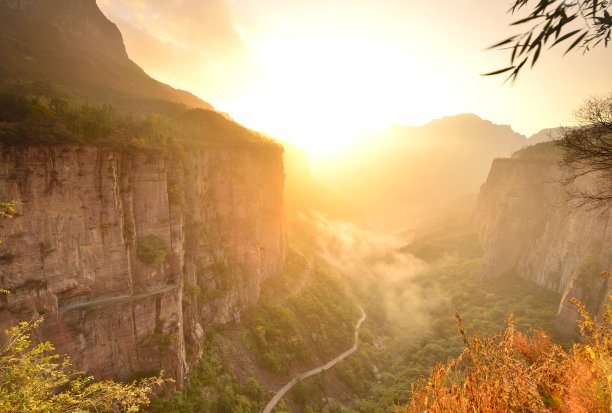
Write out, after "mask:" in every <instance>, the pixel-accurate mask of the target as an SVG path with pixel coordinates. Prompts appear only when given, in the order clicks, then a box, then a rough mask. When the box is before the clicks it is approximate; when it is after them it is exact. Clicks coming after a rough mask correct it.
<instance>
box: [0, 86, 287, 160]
mask: <svg viewBox="0 0 612 413" xmlns="http://www.w3.org/2000/svg"><path fill="white" fill-rule="evenodd" d="M0 141H1V142H3V143H5V144H8V145H25V144H51V145H55V144H91V145H103V146H109V147H113V148H116V149H121V150H130V149H131V150H162V151H173V152H178V153H181V152H182V151H183V150H184V149H185V147H192V146H202V145H220V144H222V145H233V146H236V145H237V146H241V145H254V147H257V146H261V145H263V146H270V147H272V146H276V147H278V148H280V146H279V145H277V144H275V143H273V142H272V141H271V140H270V139H267V138H264V137H262V136H260V135H259V134H257V133H256V132H254V131H251V130H249V129H247V128H245V127H243V126H241V125H239V124H237V123H236V122H234V121H232V120H230V119H227V118H226V117H224V116H223V115H221V114H219V113H217V112H214V111H211V110H204V109H189V110H185V111H183V113H182V114H180V115H178V116H175V117H172V118H170V117H166V116H163V115H160V114H157V113H149V114H141V115H130V114H127V113H120V112H118V111H117V110H116V109H115V108H114V107H113V106H110V105H106V104H103V105H90V104H76V103H72V102H69V101H65V100H60V99H49V98H46V97H44V96H24V95H17V94H11V93H0Z"/></svg>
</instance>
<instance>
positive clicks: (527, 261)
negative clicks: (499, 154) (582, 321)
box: [476, 156, 612, 332]
mask: <svg viewBox="0 0 612 413" xmlns="http://www.w3.org/2000/svg"><path fill="white" fill-rule="evenodd" d="M564 178H565V173H564V171H563V170H562V169H561V168H560V166H559V162H558V158H557V157H556V156H548V157H542V158H537V157H536V158H525V159H522V158H520V157H514V158H512V159H496V160H494V161H493V164H492V166H491V170H490V173H489V176H488V178H487V181H486V183H485V184H484V185H483V186H482V188H481V191H480V195H479V199H478V206H477V212H476V220H477V225H478V226H479V235H480V240H481V244H482V246H483V250H484V254H485V255H484V260H483V265H482V274H483V276H486V277H499V276H504V275H506V274H509V273H513V274H516V275H518V276H520V277H523V278H526V279H528V280H530V281H533V282H534V283H536V284H538V285H540V286H542V287H545V288H547V289H549V290H552V291H556V292H558V293H559V294H561V297H562V298H561V302H560V305H559V312H558V315H557V327H558V328H559V329H560V330H561V331H564V332H575V328H576V319H577V316H578V314H577V312H576V310H575V308H574V307H573V306H572V305H571V304H570V303H569V300H570V299H571V298H577V299H579V300H581V301H582V302H583V303H584V304H585V305H586V306H587V309H589V310H590V311H591V312H592V313H598V312H600V311H601V310H602V309H603V306H604V304H605V303H606V300H607V297H608V295H609V294H610V293H611V292H612V282H611V281H610V279H609V278H607V277H603V276H602V275H601V273H602V272H603V271H609V270H610V269H611V268H612V209H610V208H608V209H607V210H602V209H592V208H588V207H582V208H578V207H576V205H574V204H572V203H571V202H568V199H567V194H568V191H569V192H575V191H580V190H584V189H587V188H589V189H596V188H597V185H600V184H601V182H600V181H599V179H598V177H597V176H591V175H587V176H584V177H582V178H580V179H578V180H577V181H576V182H575V183H573V184H571V185H570V186H569V187H566V186H565V185H564V184H563V183H562V181H563V179H564Z"/></svg>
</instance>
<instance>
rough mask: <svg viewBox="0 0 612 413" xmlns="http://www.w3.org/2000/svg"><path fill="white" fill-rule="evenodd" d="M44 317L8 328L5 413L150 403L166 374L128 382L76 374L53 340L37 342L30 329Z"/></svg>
mask: <svg viewBox="0 0 612 413" xmlns="http://www.w3.org/2000/svg"><path fill="white" fill-rule="evenodd" d="M41 322H42V319H39V320H37V321H34V322H22V323H20V324H19V325H18V326H16V327H13V328H11V329H10V330H8V331H7V332H6V335H7V341H6V344H5V345H4V346H3V347H2V348H1V349H0V412H1V413H5V412H6V413H8V412H31V413H60V412H62V413H64V412H81V413H82V412H100V413H102V412H112V413H119V412H138V411H139V410H140V407H141V406H145V405H147V404H149V396H150V395H151V394H152V392H153V387H154V386H159V385H161V384H162V383H163V381H164V380H163V379H162V375H161V374H160V375H159V376H157V377H152V378H146V379H142V380H140V381H137V382H136V381H135V382H132V383H129V384H123V383H117V382H113V381H95V380H94V379H93V377H90V376H85V375H83V374H81V373H77V372H74V371H73V370H72V368H71V364H70V361H69V359H67V358H60V357H59V356H58V355H57V354H55V349H54V347H53V345H51V344H50V343H49V342H45V343H40V344H36V345H34V344H33V343H32V340H31V331H32V329H34V328H36V327H37V326H38V325H39V324H40V323H41Z"/></svg>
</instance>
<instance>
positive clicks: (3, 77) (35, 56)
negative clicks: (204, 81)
mask: <svg viewBox="0 0 612 413" xmlns="http://www.w3.org/2000/svg"><path fill="white" fill-rule="evenodd" d="M0 60H1V61H3V62H4V63H3V64H2V65H1V66H0V91H1V90H4V91H9V92H15V91H17V92H26V93H34V94H48V95H51V96H50V97H65V96H70V97H74V96H76V97H79V98H82V99H84V100H86V101H91V100H93V101H95V102H100V103H111V104H113V105H117V106H119V107H128V108H131V109H134V108H138V109H140V108H145V109H146V108H148V107H154V108H155V109H158V108H162V109H165V110H175V111H176V110H177V108H173V107H172V105H169V104H167V103H162V102H164V101H167V102H172V104H173V105H176V106H179V107H181V106H182V107H200V108H204V109H210V110H212V109H213V108H212V106H211V105H210V104H208V103H206V102H204V101H203V100H201V99H200V98H198V97H196V96H195V95H193V94H191V93H189V92H185V91H182V90H178V89H174V88H172V87H171V86H168V85H166V84H164V83H161V82H159V81H157V80H155V79H153V78H152V77H150V76H149V75H147V74H146V73H145V71H144V70H143V69H142V68H140V67H139V66H138V65H137V64H136V63H134V62H133V61H132V60H130V58H129V56H128V54H127V51H126V49H125V45H124V42H123V37H122V35H121V33H120V31H119V29H118V28H117V26H116V25H115V24H114V23H112V22H111V21H110V20H108V19H107V18H106V16H104V14H103V13H102V12H101V11H100V9H99V8H98V6H97V4H96V2H95V0H84V1H78V2H75V1H68V0H44V1H43V0H0Z"/></svg>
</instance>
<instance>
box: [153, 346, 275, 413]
mask: <svg viewBox="0 0 612 413" xmlns="http://www.w3.org/2000/svg"><path fill="white" fill-rule="evenodd" d="M203 344H204V349H205V350H204V355H203V357H202V359H201V360H200V362H199V363H198V365H197V366H196V368H195V369H194V370H193V372H192V373H191V375H190V376H189V385H188V386H187V387H186V388H185V389H184V390H182V391H176V392H172V391H169V390H167V391H165V392H164V393H163V394H162V395H161V396H160V397H158V398H156V399H155V400H153V401H152V403H151V406H150V408H149V410H150V411H152V412H159V413H191V412H208V413H257V412H259V411H260V410H261V408H262V407H263V403H264V401H265V400H266V399H267V398H268V393H267V391H266V390H265V389H264V388H263V387H262V386H261V384H260V383H259V382H258V381H257V379H255V378H254V377H249V378H248V379H246V381H245V382H244V383H240V381H239V380H238V379H237V378H236V377H235V376H233V375H232V373H231V369H230V367H229V365H228V363H227V362H226V361H225V360H224V359H223V357H222V349H221V345H220V342H218V341H215V340H213V339H211V338H209V339H208V340H207V341H206V342H205V343H203Z"/></svg>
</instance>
